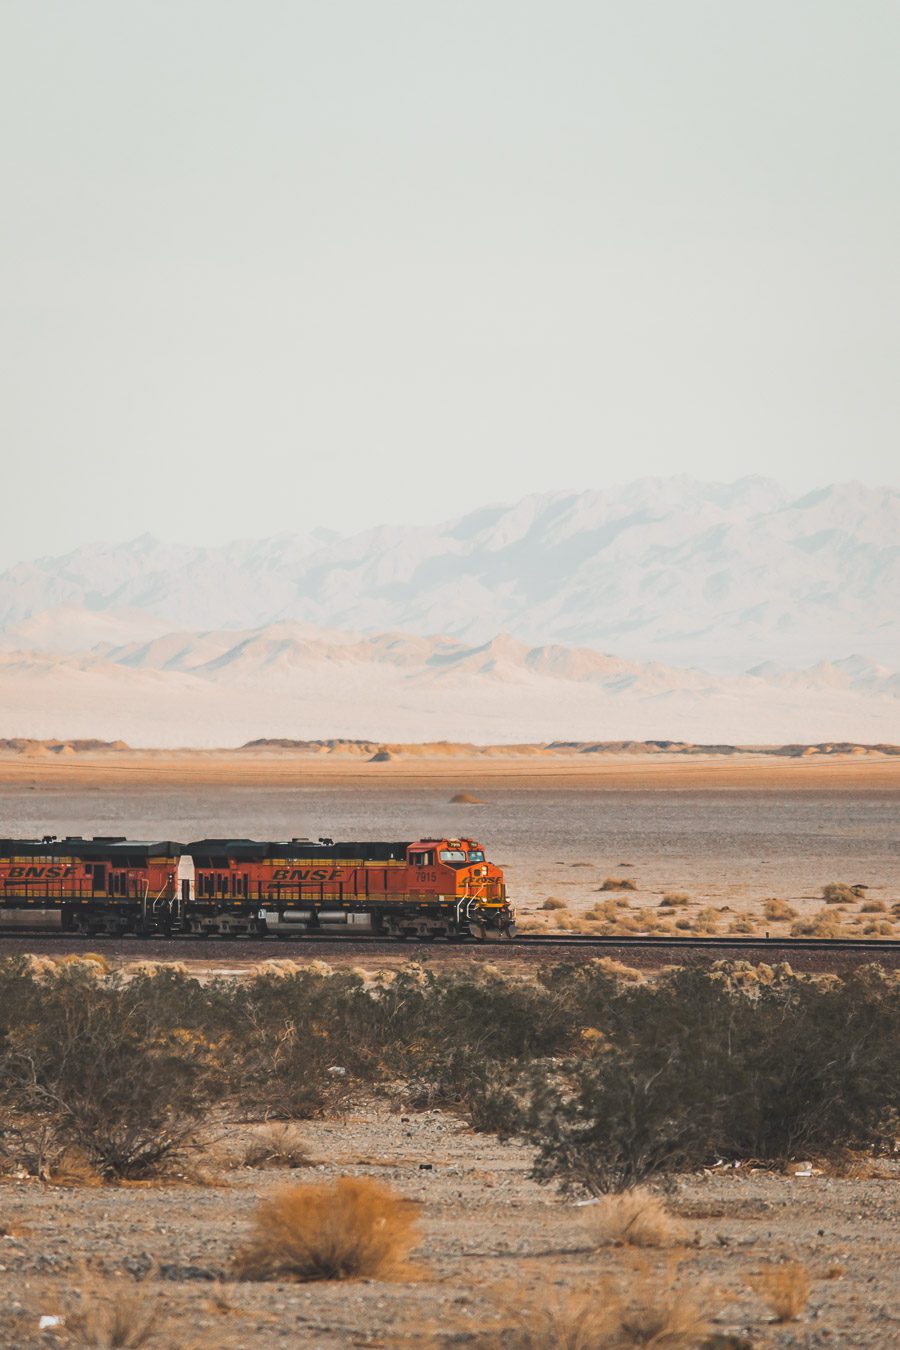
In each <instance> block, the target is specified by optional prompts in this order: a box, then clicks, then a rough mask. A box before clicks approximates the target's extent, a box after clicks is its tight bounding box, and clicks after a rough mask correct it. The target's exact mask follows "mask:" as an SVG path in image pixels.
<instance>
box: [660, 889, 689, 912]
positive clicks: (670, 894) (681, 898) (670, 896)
mask: <svg viewBox="0 0 900 1350" xmlns="http://www.w3.org/2000/svg"><path fill="white" fill-rule="evenodd" d="M659 903H660V904H661V905H669V906H670V907H671V908H672V909H678V908H680V907H681V906H682V905H689V904H690V903H691V897H690V896H689V895H685V893H684V891H666V893H665V895H664V896H663V898H662V899H661V900H660V902H659Z"/></svg>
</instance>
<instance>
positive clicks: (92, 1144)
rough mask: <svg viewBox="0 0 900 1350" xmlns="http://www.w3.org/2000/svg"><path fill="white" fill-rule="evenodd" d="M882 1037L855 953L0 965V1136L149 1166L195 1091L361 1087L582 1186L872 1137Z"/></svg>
mask: <svg viewBox="0 0 900 1350" xmlns="http://www.w3.org/2000/svg"><path fill="white" fill-rule="evenodd" d="M651 912H655V911H647V912H646V913H647V914H649V913H651ZM635 913H636V921H637V922H641V921H642V920H644V919H645V917H646V915H645V913H644V911H640V912H635ZM822 913H823V914H824V915H827V917H828V918H829V920H831V921H833V911H824V910H823V911H822ZM873 922H876V923H878V924H880V923H882V922H884V921H883V920H880V919H877V918H876V919H875V920H874V921H873ZM898 1042H900V981H898V980H897V979H896V978H894V977H891V976H888V975H885V974H883V973H881V972H879V971H878V970H877V968H870V969H868V970H861V971H858V972H856V973H854V974H852V975H848V976H846V977H845V978H843V979H832V980H829V981H827V982H826V981H820V980H816V979H808V978H802V977H796V976H794V975H793V974H792V973H791V972H790V970H789V969H787V968H785V967H770V966H754V965H751V964H749V963H747V962H731V963H722V964H720V965H718V966H716V967H714V968H712V969H710V970H706V971H692V970H677V971H670V972H667V973H665V974H662V975H658V976H655V977H654V978H652V979H646V978H644V977H642V976H640V975H638V974H636V973H635V972H633V971H627V970H622V969H621V968H620V967H618V966H616V963H614V962H608V961H587V962H579V963H573V964H561V965H558V966H553V967H541V968H539V969H538V970H536V971H535V972H534V973H533V975H529V977H527V978H519V977H510V976H508V975H507V974H505V973H504V972H502V971H501V970H499V969H497V968H494V967H492V966H490V965H486V964H481V965H479V966H477V967H472V968H468V967H465V966H462V967H456V968H448V967H441V968H438V967H435V968H424V967H419V966H415V965H410V966H408V967H407V968H406V969H404V970H402V971H399V972H396V973H391V974H390V975H385V976H384V977H381V978H379V979H377V980H371V979H367V978H366V976H365V974H364V973H362V974H361V973H359V972H353V971H350V972H342V973H331V972H329V971H328V970H327V969H325V970H323V969H318V968H305V969H298V968H296V967H294V966H293V965H289V963H280V967H279V969H278V971H277V972H275V971H271V972H269V973H266V974H264V975H260V976H258V977H256V978H253V979H249V980H246V981H224V980H223V981H216V980H212V981H210V982H208V983H206V984H201V983H200V982H198V981H196V980H192V979H190V978H189V977H188V976H186V975H182V974H177V973H176V974H173V973H156V974H152V975H151V974H148V975H138V976H135V977H134V978H131V979H127V980H126V979H123V978H122V977H120V976H118V975H116V974H115V973H108V974H104V973H102V972H101V973H100V974H99V975H98V974H97V973H96V972H94V973H86V967H85V966H81V967H76V966H75V965H74V964H67V965H64V966H61V967H58V966H51V967H41V968H40V970H39V971H38V972H37V973H36V972H35V971H34V970H32V969H31V968H30V967H29V966H28V964H27V963H25V962H22V961H14V960H6V961H0V1105H2V1107H3V1117H2V1121H3V1124H2V1128H0V1150H2V1153H3V1154H4V1155H5V1162H4V1163H3V1164H2V1165H4V1166H5V1167H6V1168H7V1170H10V1169H12V1168H14V1167H15V1168H18V1167H24V1168H25V1169H26V1170H27V1171H29V1172H31V1173H32V1174H34V1175H36V1176H40V1177H42V1178H44V1179H45V1180H49V1179H51V1178H52V1179H61V1178H62V1177H63V1175H64V1174H65V1173H66V1172H68V1173H69V1174H70V1175H71V1177H72V1178H73V1180H79V1178H80V1180H81V1181H82V1182H86V1181H89V1180H96V1179H97V1178H98V1177H99V1178H102V1179H105V1180H109V1181H115V1180H118V1179H122V1178H134V1177H148V1176H153V1175H154V1174H156V1173H158V1172H159V1171H160V1170H161V1169H165V1168H167V1167H170V1166H171V1164H172V1161H173V1160H174V1159H176V1158H178V1156H179V1154H180V1153H182V1152H183V1150H184V1149H186V1148H189V1147H191V1146H192V1145H193V1143H194V1140H195V1137H196V1134H197V1129H198V1125H199V1123H200V1122H201V1121H202V1120H203V1119H204V1117H205V1116H206V1115H207V1114H208V1112H209V1111H210V1109H213V1108H215V1109H217V1110H218V1111H219V1112H220V1114H221V1113H225V1114H226V1115H231V1116H232V1117H234V1116H238V1117H239V1118H242V1119H244V1120H246V1119H248V1118H249V1119H251V1120H254V1119H255V1120H259V1119H260V1117H263V1118H266V1117H268V1118H269V1119H271V1120H282V1121H288V1122H289V1121H291V1120H295V1119H304V1118H307V1117H309V1116H314V1115H319V1114H322V1113H324V1112H328V1113H330V1114H334V1112H336V1111H340V1110H343V1109H344V1108H345V1106H346V1105H347V1103H349V1102H350V1101H351V1099H352V1096H353V1093H354V1092H357V1091H358V1090H359V1089H360V1088H361V1087H365V1088H367V1089H368V1088H371V1087H372V1086H377V1087H378V1088H379V1089H380V1090H382V1091H385V1092H388V1093H389V1094H390V1095H391V1096H392V1097H393V1099H394V1100H397V1101H400V1102H402V1103H403V1105H404V1106H408V1107H410V1108H412V1109H418V1108H428V1107H435V1106H437V1107H441V1108H443V1109H445V1110H452V1111H455V1112H458V1113H459V1114H460V1115H462V1116H464V1117H465V1118H466V1119H467V1120H468V1121H469V1122H470V1124H471V1125H473V1126H474V1128H475V1129H477V1130H480V1131H490V1132H496V1133H497V1134H499V1135H501V1136H503V1137H510V1136H516V1137H520V1138H523V1139H525V1140H527V1141H529V1142H530V1143H531V1144H532V1145H533V1147H534V1149H535V1158H536V1161H535V1169H536V1170H535V1174H536V1175H537V1176H538V1177H539V1179H541V1180H543V1181H548V1182H550V1181H552V1182H554V1183H560V1184H562V1185H563V1186H565V1187H569V1188H573V1189H579V1190H582V1189H586V1190H587V1191H588V1192H590V1193H592V1194H594V1195H602V1194H606V1193H608V1192H614V1191H619V1190H622V1189H626V1188H628V1187H630V1186H633V1185H635V1184H637V1183H641V1182H643V1181H645V1180H646V1179H648V1178H652V1177H653V1176H654V1175H657V1174H660V1173H666V1172H670V1171H672V1170H677V1169H679V1168H692V1167H697V1166H701V1165H703V1164H705V1163H708V1162H709V1161H711V1160H715V1159H716V1158H717V1157H718V1158H756V1159H760V1158H762V1159H770V1160H773V1161H784V1160H787V1159H790V1158H795V1157H798V1156H801V1157H805V1156H815V1157H817V1158H826V1157H829V1156H832V1157H834V1156H838V1155H841V1154H842V1153H843V1152H844V1151H845V1150H847V1149H856V1150H869V1152H870V1153H877V1152H878V1151H880V1150H881V1151H884V1150H886V1149H888V1148H889V1147H890V1140H891V1139H893V1138H894V1137H895V1135H896V1121H897V1114H898V1112H900V1079H898V1075H897V1073H896V1062H895V1050H894V1047H895V1046H896V1045H897V1043H898ZM276 1135H277V1137H276ZM246 1161H247V1163H248V1165H251V1166H273V1167H275V1166H284V1167H292V1166H302V1165H303V1163H304V1161H305V1154H304V1149H303V1142H302V1139H301V1138H300V1137H299V1136H298V1135H296V1134H294V1133H293V1130H292V1128H291V1127H290V1126H288V1127H287V1128H286V1129H283V1130H281V1129H276V1133H273V1132H272V1130H271V1129H270V1130H269V1132H266V1131H261V1132H260V1134H259V1137H258V1138H257V1139H255V1140H254V1141H253V1142H252V1145H251V1148H250V1150H249V1151H248V1154H247V1158H246Z"/></svg>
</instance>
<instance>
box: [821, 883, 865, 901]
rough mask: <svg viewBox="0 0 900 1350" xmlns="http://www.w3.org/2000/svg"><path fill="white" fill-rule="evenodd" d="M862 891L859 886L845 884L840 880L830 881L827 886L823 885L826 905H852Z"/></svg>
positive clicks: (823, 897) (823, 896)
mask: <svg viewBox="0 0 900 1350" xmlns="http://www.w3.org/2000/svg"><path fill="white" fill-rule="evenodd" d="M863 889H864V888H863ZM861 893H862V891H861V889H860V888H859V887H857V886H845V885H844V884H843V882H840V881H829V883H828V885H827V886H823V887H822V899H823V900H824V901H825V903H826V905H852V904H853V903H854V901H856V900H858V899H859V898H860V895H861Z"/></svg>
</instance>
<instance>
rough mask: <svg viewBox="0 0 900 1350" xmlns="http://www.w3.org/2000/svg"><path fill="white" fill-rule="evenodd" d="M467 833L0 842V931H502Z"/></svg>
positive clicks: (498, 887) (491, 888)
mask: <svg viewBox="0 0 900 1350" xmlns="http://www.w3.org/2000/svg"><path fill="white" fill-rule="evenodd" d="M514 922H515V914H514V910H513V909H512V907H511V906H510V904H509V902H508V900H507V897H506V886H505V883H504V879H503V872H502V870H501V868H499V867H497V866H496V865H495V864H493V863H490V862H488V861H487V859H486V857H485V853H484V849H483V848H482V847H481V845H480V844H478V843H477V842H476V841H475V840H474V839H419V840H417V841H415V842H405V841H404V842H396V843H391V842H371V841H367V842H358V841H357V842H348V843H343V842H342V843H336V842H335V841H334V840H333V839H327V838H321V839H318V840H315V841H314V840H311V839H291V840H288V841H282V842H264V841H259V840H256V839H200V840H197V841H195V842H194V843H190V844H180V843H176V842H174V841H173V840H156V841H149V842H148V841H136V840H129V839H125V838H121V837H118V836H116V837H111V836H95V837H94V838H92V839H83V838H81V837H80V836H74V835H70V836H67V837H66V838H64V839H57V838H56V837H55V836H53V835H45V836H44V837H43V838H42V839H3V840H0V926H3V927H17V928H26V927H27V928H32V927H47V928H59V929H62V930H63V931H66V932H81V933H85V934H102V933H108V934H111V935H119V934H122V933H139V934H147V933H163V934H169V933H201V934H202V933H217V934H221V935H226V936H237V935H238V934H242V933H243V934H252V935H255V936H263V935H265V934H267V933H274V934H276V935H277V936H279V937H290V936H296V937H300V936H302V935H303V934H304V933H339V932H356V933H366V932H369V933H376V934H382V935H387V936H392V937H397V938H404V937H418V938H431V937H475V938H478V939H480V940H484V939H489V938H505V937H511V936H512V934H513V931H514Z"/></svg>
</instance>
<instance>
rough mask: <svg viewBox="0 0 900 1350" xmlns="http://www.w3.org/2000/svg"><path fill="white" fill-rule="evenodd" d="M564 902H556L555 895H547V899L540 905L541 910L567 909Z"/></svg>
mask: <svg viewBox="0 0 900 1350" xmlns="http://www.w3.org/2000/svg"><path fill="white" fill-rule="evenodd" d="M568 908H569V907H568V905H567V904H566V902H565V900H557V898H556V896H555V895H548V897H547V899H546V900H545V901H544V903H543V904H542V905H541V909H568Z"/></svg>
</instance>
